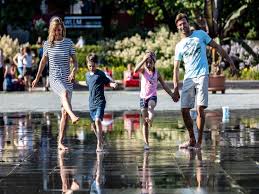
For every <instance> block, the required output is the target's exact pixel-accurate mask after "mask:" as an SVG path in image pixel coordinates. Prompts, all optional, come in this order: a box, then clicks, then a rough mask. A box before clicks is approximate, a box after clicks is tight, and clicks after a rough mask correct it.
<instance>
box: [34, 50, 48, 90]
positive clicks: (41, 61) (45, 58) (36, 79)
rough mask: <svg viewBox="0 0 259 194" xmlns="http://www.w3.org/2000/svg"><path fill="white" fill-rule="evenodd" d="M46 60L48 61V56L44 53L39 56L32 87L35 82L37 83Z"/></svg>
mask: <svg viewBox="0 0 259 194" xmlns="http://www.w3.org/2000/svg"><path fill="white" fill-rule="evenodd" d="M47 61H48V57H47V56H46V55H44V56H43V57H42V58H41V60H40V65H39V69H38V72H37V75H36V78H35V80H34V81H33V82H32V87H33V88H34V87H35V86H36V85H37V83H38V81H39V79H40V76H41V73H42V71H43V69H44V67H45V65H46V63H47Z"/></svg>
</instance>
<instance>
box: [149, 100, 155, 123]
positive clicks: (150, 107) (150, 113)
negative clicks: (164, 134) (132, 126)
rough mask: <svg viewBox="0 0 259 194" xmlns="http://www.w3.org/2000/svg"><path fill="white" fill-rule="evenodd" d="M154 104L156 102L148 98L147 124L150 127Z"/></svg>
mask: <svg viewBox="0 0 259 194" xmlns="http://www.w3.org/2000/svg"><path fill="white" fill-rule="evenodd" d="M155 106H156V102H155V101H154V100H150V101H149V102H148V125H149V127H152V123H153V119H154V114H155V112H154V109H155Z"/></svg>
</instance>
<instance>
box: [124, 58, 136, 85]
mask: <svg viewBox="0 0 259 194" xmlns="http://www.w3.org/2000/svg"><path fill="white" fill-rule="evenodd" d="M123 83H124V87H139V74H138V73H134V72H133V67H132V64H131V63H129V64H128V66H127V70H126V71H124V80H123Z"/></svg>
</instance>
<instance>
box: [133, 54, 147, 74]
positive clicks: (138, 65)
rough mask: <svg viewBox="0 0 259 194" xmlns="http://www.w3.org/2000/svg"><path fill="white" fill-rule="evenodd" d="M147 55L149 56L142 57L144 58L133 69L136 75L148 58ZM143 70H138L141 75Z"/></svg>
mask: <svg viewBox="0 0 259 194" xmlns="http://www.w3.org/2000/svg"><path fill="white" fill-rule="evenodd" d="M149 55H150V54H146V55H145V56H144V58H143V59H142V60H141V61H140V62H139V63H138V64H137V65H136V67H135V69H134V73H137V72H138V71H139V70H140V68H141V67H142V66H143V64H144V63H145V62H146V60H147V59H148V57H149ZM143 70H144V69H143V68H142V69H141V70H140V72H141V73H143Z"/></svg>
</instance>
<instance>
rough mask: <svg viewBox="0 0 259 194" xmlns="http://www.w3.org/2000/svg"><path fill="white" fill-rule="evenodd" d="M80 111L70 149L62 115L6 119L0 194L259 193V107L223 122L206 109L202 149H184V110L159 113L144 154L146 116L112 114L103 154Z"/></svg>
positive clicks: (0, 135) (0, 139) (0, 134)
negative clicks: (61, 143)
mask: <svg viewBox="0 0 259 194" xmlns="http://www.w3.org/2000/svg"><path fill="white" fill-rule="evenodd" d="M39 103H40V102H39ZM78 114H80V116H81V120H80V122H79V123H78V124H77V125H76V126H74V125H71V123H70V124H69V127H68V130H67V134H66V139H65V144H66V145H67V146H69V147H70V150H69V151H68V152H60V151H58V150H57V145H56V139H57V131H58V122H59V119H60V114H59V113H58V112H51V113H1V114H0V123H1V128H0V129H1V130H0V146H1V147H0V150H1V151H0V183H1V184H0V193H4V194H9V193H10V194H15V193H26V194H27V193H62V191H63V192H64V193H72V192H74V193H112V194H113V193H114V194H115V193H116V194H117V193H125V194H131V193H132V194H135V193H150V194H151V193H152V194H153V193H161V194H165V193H169V194H171V193H176V194H189V193H194V194H198V193H200V194H201V193H202V194H206V193H211V194H216V193H220V194H236V193H249V194H256V193H258V192H259V185H258V180H259V163H258V162H259V157H258V156H259V151H258V146H259V133H258V126H259V119H258V116H257V115H258V114H259V111H257V110H253V111H251V110H242V111H237V110H233V111H231V112H230V117H229V118H226V119H223V120H222V113H221V111H220V110H217V111H207V115H206V118H207V122H206V129H205V132H204V137H203V146H202V150H201V151H195V150H188V149H187V150H179V149H178V145H179V144H180V143H181V142H183V141H184V140H185V139H186V138H187V133H186V131H185V130H184V127H183V122H182V119H181V117H180V115H179V112H178V111H174V112H161V111H157V117H156V119H155V121H154V123H153V127H152V128H151V130H150V147H151V149H150V151H144V150H143V141H142V136H141V131H140V126H141V123H140V115H139V112H138V111H125V112H106V114H105V119H104V122H103V127H104V131H105V142H106V144H105V151H104V153H96V152H95V149H96V138H95V136H94V133H93V132H92V131H91V130H90V123H89V119H88V118H89V115H88V113H87V112H78ZM192 115H194V119H195V114H192Z"/></svg>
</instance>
